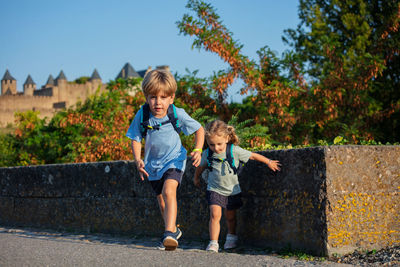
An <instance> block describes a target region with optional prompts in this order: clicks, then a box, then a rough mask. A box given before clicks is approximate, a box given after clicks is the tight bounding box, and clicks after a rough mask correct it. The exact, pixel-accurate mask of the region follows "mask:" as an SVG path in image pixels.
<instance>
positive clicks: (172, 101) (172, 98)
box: [170, 94, 175, 104]
mask: <svg viewBox="0 0 400 267" xmlns="http://www.w3.org/2000/svg"><path fill="white" fill-rule="evenodd" d="M174 99H175V94H173V95H172V96H171V102H170V104H173V103H174Z"/></svg>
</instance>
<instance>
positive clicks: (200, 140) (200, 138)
mask: <svg viewBox="0 0 400 267" xmlns="http://www.w3.org/2000/svg"><path fill="white" fill-rule="evenodd" d="M194 144H195V145H194V149H193V151H192V153H190V156H191V157H192V161H193V166H195V167H197V166H199V165H200V161H201V152H202V149H203V145H204V128H203V127H202V126H201V127H200V128H199V129H198V130H197V131H196V132H195V137H194Z"/></svg>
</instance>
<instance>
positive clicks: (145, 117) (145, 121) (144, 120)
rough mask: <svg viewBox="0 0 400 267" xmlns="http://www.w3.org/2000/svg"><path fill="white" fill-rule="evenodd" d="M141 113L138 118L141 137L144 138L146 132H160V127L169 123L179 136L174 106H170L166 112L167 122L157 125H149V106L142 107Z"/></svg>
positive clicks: (179, 129)
mask: <svg viewBox="0 0 400 267" xmlns="http://www.w3.org/2000/svg"><path fill="white" fill-rule="evenodd" d="M142 109H143V112H142V115H141V117H140V126H141V127H140V132H141V134H142V137H143V138H145V137H146V135H147V131H148V130H160V127H161V126H162V125H165V124H167V123H171V124H172V126H174V129H175V131H176V132H177V133H178V134H179V133H180V132H181V131H182V130H181V128H180V126H179V120H178V116H177V115H176V107H175V105H174V104H170V105H169V106H168V111H167V116H168V119H169V120H167V121H164V122H162V123H160V124H157V125H150V123H149V118H150V106H149V104H147V103H146V104H144V105H143V106H142Z"/></svg>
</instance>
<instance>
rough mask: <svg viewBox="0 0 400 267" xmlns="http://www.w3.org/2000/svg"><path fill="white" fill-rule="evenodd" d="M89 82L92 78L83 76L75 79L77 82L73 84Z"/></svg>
mask: <svg viewBox="0 0 400 267" xmlns="http://www.w3.org/2000/svg"><path fill="white" fill-rule="evenodd" d="M89 80H90V77H87V76H82V77H79V78H77V79H75V81H73V83H77V84H85V83H86V82H87V81H89Z"/></svg>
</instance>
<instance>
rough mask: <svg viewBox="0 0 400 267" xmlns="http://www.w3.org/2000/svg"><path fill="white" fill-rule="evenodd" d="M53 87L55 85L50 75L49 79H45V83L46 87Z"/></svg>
mask: <svg viewBox="0 0 400 267" xmlns="http://www.w3.org/2000/svg"><path fill="white" fill-rule="evenodd" d="M54 85H55V83H54V78H53V75H51V74H50V75H49V78H48V79H47V82H46V87H52V86H54Z"/></svg>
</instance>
